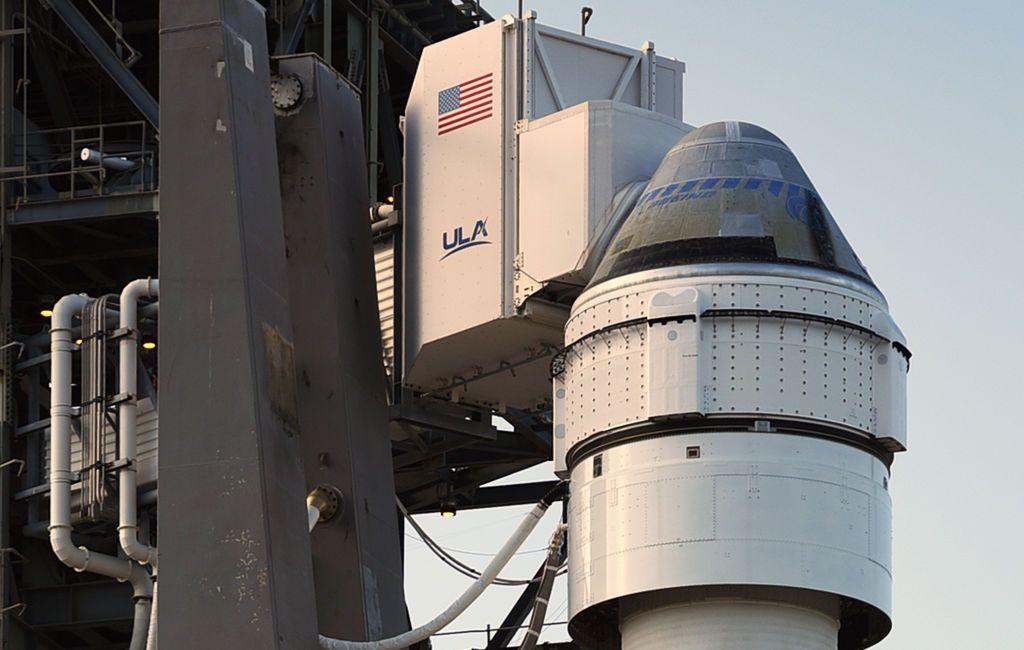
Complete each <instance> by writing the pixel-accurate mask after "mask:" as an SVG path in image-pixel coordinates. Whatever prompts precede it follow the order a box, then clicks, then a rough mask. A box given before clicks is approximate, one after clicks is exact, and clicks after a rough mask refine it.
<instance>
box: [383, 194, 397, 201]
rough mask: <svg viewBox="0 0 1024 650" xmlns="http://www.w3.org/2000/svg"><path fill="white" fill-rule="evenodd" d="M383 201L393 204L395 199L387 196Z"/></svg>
mask: <svg viewBox="0 0 1024 650" xmlns="http://www.w3.org/2000/svg"><path fill="white" fill-rule="evenodd" d="M385 200H386V201H387V202H388V203H394V202H395V197H393V196H390V195H389V196H388V198H387V199H385Z"/></svg>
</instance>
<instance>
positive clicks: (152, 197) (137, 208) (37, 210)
mask: <svg viewBox="0 0 1024 650" xmlns="http://www.w3.org/2000/svg"><path fill="white" fill-rule="evenodd" d="M159 212H160V196H159V194H158V193H157V192H133V193H131V194H106V195H103V196H92V197H88V198H81V199H72V200H68V201H46V202H41V203H26V204H24V205H20V206H18V207H17V208H16V209H13V210H10V209H9V210H8V211H7V225H9V226H30V225H36V224H41V223H54V222H58V221H63V222H70V221H87V220H91V219H111V218H115V217H130V216H140V217H150V218H155V217H156V216H157V213H159Z"/></svg>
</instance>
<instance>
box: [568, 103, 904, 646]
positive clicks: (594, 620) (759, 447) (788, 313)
mask: <svg viewBox="0 0 1024 650" xmlns="http://www.w3.org/2000/svg"><path fill="white" fill-rule="evenodd" d="M909 358H910V353H909V351H908V350H907V347H906V342H905V340H904V338H903V336H902V334H901V333H900V331H899V329H898V328H897V327H896V325H895V323H894V322H893V320H892V318H891V317H890V316H889V312H888V305H887V304H886V302H885V299H884V298H883V297H882V295H881V293H880V292H879V291H878V289H877V288H876V287H875V285H874V283H873V282H872V280H871V278H870V276H869V275H868V273H867V270H866V269H865V268H864V265H863V264H862V263H861V261H860V260H859V259H858V258H857V255H856V254H855V253H854V251H853V248H852V247H851V246H850V244H849V242H848V241H847V240H846V238H845V237H844V236H843V234H842V232H841V231H840V230H839V227H838V226H837V225H836V222H835V220H834V219H833V218H832V216H831V214H830V213H829V211H828V209H827V208H826V207H825V204H824V202H823V201H822V199H821V197H820V196H819V195H818V193H817V191H816V190H815V189H814V186H813V185H812V184H811V182H810V180H809V179H808V177H807V175H806V174H805V173H804V171H803V169H802V168H801V166H800V164H799V163H798V162H797V160H796V157H795V156H794V155H793V153H792V152H791V151H790V150H789V148H788V147H787V146H786V145H785V144H784V143H783V142H782V141H781V140H780V139H779V138H777V137H776V136H775V135H773V134H772V133H770V132H769V131H767V130H765V129H763V128H761V127H758V126H755V125H752V124H747V123H743V122H718V123H714V124H709V125H707V126H704V127H701V128H699V129H696V130H694V131H692V132H690V133H689V134H687V135H686V136H685V137H684V138H683V139H682V140H680V142H679V143H678V144H677V145H676V146H675V147H673V148H672V149H671V150H670V151H669V152H668V154H667V155H666V156H665V158H664V159H663V161H662V163H661V165H660V166H659V168H658V169H657V171H656V172H655V174H654V176H653V177H652V178H651V180H650V182H649V183H648V185H647V187H646V188H645V190H644V191H643V192H642V194H641V195H640V197H639V198H638V199H637V202H636V205H635V206H634V207H633V209H632V211H631V212H630V214H629V216H628V217H627V218H626V219H625V221H624V222H623V223H622V226H621V227H620V228H619V230H618V232H617V233H616V234H615V235H614V236H613V237H612V238H611V239H610V243H609V245H608V247H607V249H606V250H605V252H604V256H603V258H602V259H601V262H600V263H599V264H598V265H597V268H596V271H595V273H594V275H593V277H592V279H591V281H590V283H589V285H588V287H587V289H586V290H585V291H584V292H583V294H582V295H581V296H580V297H579V299H578V300H577V301H576V303H575V304H574V305H573V308H572V313H571V316H570V318H569V322H568V324H567V326H566V332H565V348H564V350H563V352H562V353H561V354H560V355H559V357H558V358H556V361H555V363H554V364H553V368H552V370H553V372H552V375H553V383H554V393H553V401H554V413H555V448H556V450H555V463H556V470H558V471H559V472H560V473H561V474H562V475H564V476H569V477H570V478H571V486H572V498H571V501H570V511H569V520H570V521H569V526H570V553H569V571H570V580H569V585H570V586H569V593H570V596H569V603H570V632H571V633H572V634H573V636H574V638H575V639H576V640H577V641H579V642H581V643H582V644H584V645H589V646H592V647H619V646H620V647H623V648H625V649H626V650H646V649H648V648H666V647H674V648H681V649H682V648H690V647H694V648H697V647H721V648H737V649H739V648H749V647H759V648H780V649H781V648H807V649H808V650H824V649H826V648H830V649H836V648H840V649H842V650H846V649H854V648H865V647H868V646H870V645H873V644H874V643H876V642H878V641H879V640H880V639H882V638H883V637H884V636H885V635H886V634H887V633H888V631H889V629H890V628H891V611H892V608H891V591H892V576H891V564H892V562H891V559H892V558H891V500H890V498H889V492H888V487H889V473H890V467H891V464H892V459H893V453H894V452H897V451H902V450H904V449H905V448H906V373H907V371H908V369H909ZM752 635H753V636H752ZM671 640H674V641H671ZM684 640H685V641H684ZM670 641H671V642H670ZM666 644H667V645H666ZM687 644H689V645H687Z"/></svg>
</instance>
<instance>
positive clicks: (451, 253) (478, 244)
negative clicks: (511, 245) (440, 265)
mask: <svg viewBox="0 0 1024 650" xmlns="http://www.w3.org/2000/svg"><path fill="white" fill-rule="evenodd" d="M493 243H494V242H490V241H471V242H469V243H468V244H463V245H462V246H459V247H458V248H455V249H452V250H450V251H448V252H447V253H445V254H444V255H443V256H442V257H441V259H442V260H443V259H445V258H446V257H448V256H449V255H454V254H455V253H458V252H459V251H464V250H466V249H467V248H472V247H473V246H483V245H484V244H493Z"/></svg>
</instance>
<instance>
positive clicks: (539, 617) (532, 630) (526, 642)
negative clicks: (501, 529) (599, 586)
mask: <svg viewBox="0 0 1024 650" xmlns="http://www.w3.org/2000/svg"><path fill="white" fill-rule="evenodd" d="M564 542H565V524H562V525H560V526H559V527H558V530H556V531H555V534H554V536H553V537H552V538H551V547H550V548H549V549H548V559H547V562H546V563H545V564H544V573H543V575H542V576H541V579H540V589H538V590H537V597H536V598H534V600H533V615H532V616H531V617H530V625H529V627H528V628H527V629H526V636H525V637H523V642H522V643H521V644H520V645H519V650H534V648H536V647H537V641H538V640H539V639H540V632H541V629H542V628H543V627H544V616H545V615H546V614H547V611H548V599H549V598H551V588H552V587H554V585H555V576H556V575H558V570H559V568H560V567H561V566H562V544H563V543H564Z"/></svg>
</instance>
